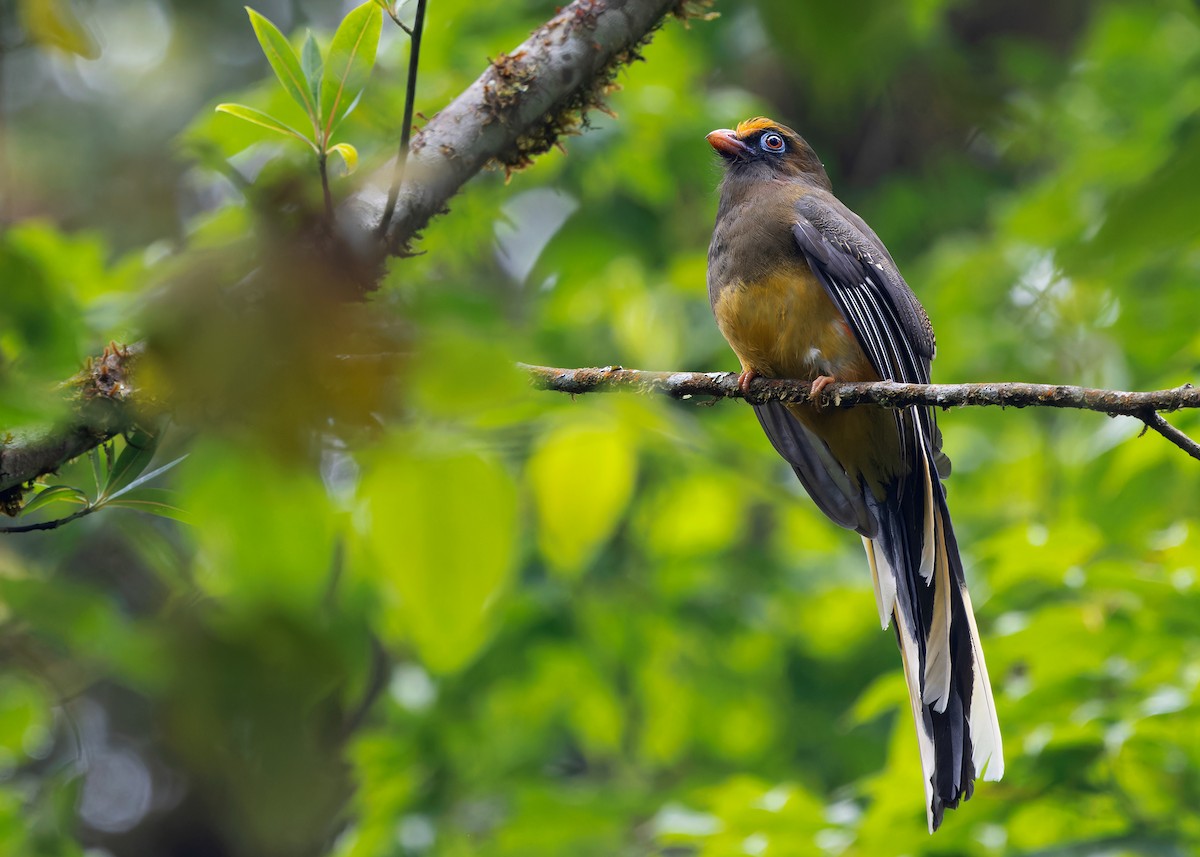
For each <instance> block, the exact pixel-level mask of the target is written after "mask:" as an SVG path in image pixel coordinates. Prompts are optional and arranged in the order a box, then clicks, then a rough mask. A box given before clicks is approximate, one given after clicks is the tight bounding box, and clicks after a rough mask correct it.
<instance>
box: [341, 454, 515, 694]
mask: <svg viewBox="0 0 1200 857" xmlns="http://www.w3.org/2000/svg"><path fill="white" fill-rule="evenodd" d="M363 488H364V493H365V496H366V497H367V498H368V503H369V509H370V520H371V525H370V526H369V527H368V528H367V529H366V532H365V534H364V535H365V539H366V541H367V543H368V545H369V547H370V548H371V555H372V558H373V559H372V561H371V562H368V563H367V565H366V567H367V568H368V569H369V573H370V574H372V575H377V576H378V577H379V581H378V585H379V586H380V587H381V589H382V590H383V591H384V592H385V593H386V597H385V598H384V599H383V601H382V603H381V607H382V609H383V611H384V621H385V630H384V633H385V635H386V636H388V637H391V638H392V639H393V640H396V639H403V640H408V641H410V642H411V643H412V645H413V646H415V648H416V650H417V651H418V652H419V653H420V655H421V657H422V659H423V660H424V662H425V664H426V665H427V666H428V667H429V668H430V669H432V670H435V671H437V672H451V671H453V670H457V669H460V668H461V667H463V666H465V665H466V664H467V663H468V662H469V661H470V660H471V659H472V658H473V657H474V656H475V655H476V654H477V653H478V652H479V650H480V649H481V648H482V647H483V645H484V643H485V642H486V641H487V638H488V634H489V631H490V629H491V622H492V614H493V611H494V609H495V606H496V602H497V596H498V595H499V594H500V592H501V591H502V590H503V589H504V588H505V587H506V586H507V584H508V582H509V580H510V578H511V577H512V574H513V570H514V568H515V559H516V544H517V538H518V534H519V532H520V524H519V520H518V517H517V489H516V486H515V485H514V484H513V480H512V479H511V478H510V477H509V475H508V473H507V472H506V471H505V469H504V468H503V467H502V466H501V465H500V464H499V463H498V462H496V461H494V460H491V459H489V458H484V457H482V456H476V455H463V454H449V455H439V454H428V455H423V456H418V455H415V454H413V453H412V452H410V451H407V450H406V446H405V445H404V444H399V445H397V446H396V447H393V448H392V449H391V450H389V452H388V454H387V456H386V457H385V458H384V459H382V461H381V462H380V465H379V466H378V467H377V468H376V469H375V470H374V471H373V472H372V473H371V474H370V476H369V477H368V478H367V479H366V480H364V485H363Z"/></svg>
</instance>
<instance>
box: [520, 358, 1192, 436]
mask: <svg viewBox="0 0 1200 857" xmlns="http://www.w3.org/2000/svg"><path fill="white" fill-rule="evenodd" d="M521 368H522V369H524V370H525V371H526V372H528V373H529V375H530V378H531V379H532V381H533V383H534V386H536V387H538V388H539V389H543V390H552V391H555V392H559V393H571V394H575V393H609V392H615V391H627V392H637V393H663V394H665V395H668V396H672V397H674V398H676V399H686V398H690V397H692V396H712V397H714V398H718V399H745V400H746V401H748V402H750V403H751V404H762V403H764V402H768V401H772V400H775V401H780V402H788V403H792V404H803V403H805V402H809V401H811V398H812V397H811V393H810V388H811V385H812V382H811V381H792V380H782V379H775V378H756V379H755V380H754V381H752V382H751V384H750V392H749V395H743V394H742V391H741V390H740V389H739V388H738V376H737V375H736V374H735V373H732V372H647V371H644V370H641V369H624V368H622V367H620V366H605V367H603V368H591V369H556V368H552V367H549V366H530V365H527V364H524V363H523V364H521ZM819 404H820V405H821V406H822V407H834V408H852V407H854V406H855V405H867V404H872V405H880V406H882V407H885V408H907V407H910V406H912V405H929V406H932V407H939V408H952V407H965V406H968V405H974V406H980V407H984V406H988V405H995V406H999V407H1002V408H1004V407H1009V408H1033V407H1039V408H1074V409H1077V410H1084V411H1098V412H1100V413H1102V414H1108V415H1109V416H1125V417H1136V418H1137V419H1139V420H1141V421H1142V422H1144V423H1145V424H1146V427H1147V428H1151V429H1154V430H1155V431H1156V432H1158V433H1159V434H1161V435H1163V437H1165V438H1167V440H1169V441H1171V443H1173V444H1175V445H1176V446H1178V447H1179V448H1180V449H1182V450H1183V451H1184V452H1186V453H1187V454H1188V455H1190V456H1192V457H1193V458H1196V459H1200V444H1197V443H1196V442H1195V441H1193V440H1192V439H1191V438H1189V437H1188V436H1187V435H1185V434H1184V433H1183V432H1181V431H1179V430H1178V429H1177V428H1175V427H1174V426H1172V425H1171V424H1170V423H1168V422H1167V421H1166V420H1165V419H1163V418H1162V416H1161V415H1160V414H1159V413H1158V412H1159V411H1175V410H1179V409H1181V408H1200V389H1196V388H1194V387H1192V385H1190V384H1185V385H1184V386H1182V387H1175V388H1174V389H1171V390H1154V391H1151V392H1124V391H1121V390H1095V389H1090V388H1087V387H1070V386H1065V385H1061V384H1024V383H1019V382H1013V381H1008V382H995V383H993V382H988V383H976V384H898V383H896V382H894V381H871V382H845V381H836V382H834V383H831V384H829V385H828V386H827V387H825V389H824V390H823V391H822V392H821V393H820V398H819Z"/></svg>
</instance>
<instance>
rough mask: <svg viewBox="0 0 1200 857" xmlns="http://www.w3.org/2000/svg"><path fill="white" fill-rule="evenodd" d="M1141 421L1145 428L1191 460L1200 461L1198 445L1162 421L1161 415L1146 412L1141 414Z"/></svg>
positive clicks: (1154, 412)
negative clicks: (1180, 450) (1159, 435)
mask: <svg viewBox="0 0 1200 857" xmlns="http://www.w3.org/2000/svg"><path fill="white" fill-rule="evenodd" d="M1142 421H1143V422H1145V423H1146V427H1147V428H1152V429H1154V430H1155V431H1156V432H1158V433H1159V434H1161V435H1162V436H1163V437H1165V438H1166V439H1167V440H1169V441H1171V443H1173V444H1175V445H1176V446H1177V447H1179V448H1180V449H1182V450H1183V451H1184V452H1186V453H1187V454H1188V455H1190V456H1191V457H1192V458H1195V459H1200V444H1198V443H1196V441H1194V440H1192V439H1191V438H1190V437H1188V436H1187V435H1186V434H1184V433H1183V432H1181V431H1180V430H1179V429H1177V428H1175V426H1173V425H1171V424H1170V423H1169V422H1167V421H1166V420H1165V419H1163V416H1162V414H1160V413H1158V412H1157V411H1152V410H1151V411H1146V412H1145V413H1144V414H1142Z"/></svg>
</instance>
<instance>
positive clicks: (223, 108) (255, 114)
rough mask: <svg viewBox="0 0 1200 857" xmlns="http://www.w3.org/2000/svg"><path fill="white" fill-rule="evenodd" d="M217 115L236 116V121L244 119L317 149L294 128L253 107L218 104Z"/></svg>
mask: <svg viewBox="0 0 1200 857" xmlns="http://www.w3.org/2000/svg"><path fill="white" fill-rule="evenodd" d="M216 109H217V112H218V113H228V114H229V115H230V116H236V117H237V118H238V119H244V120H245V121H247V122H250V123H251V124H254V125H258V126H260V127H263V128H269V129H271V130H272V131H276V132H278V133H280V134H283V135H285V136H287V137H295V138H296V139H297V140H301V141H303V142H305V143H307V144H308V145H309V146H310V147H311V148H313V149H314V150H315V149H316V148H317V147H316V144H315V143H313V141H312V140H310V139H308V138H307V137H305V136H304V135H303V134H301V133H300V132H299V131H297V130H296V129H295V128H293V127H291V126H290V125H285V124H283V123H282V122H280V121H279V120H278V119H276V118H275V117H273V116H268V115H267V114H266V113H263V112H262V111H261V110H255V109H254V108H253V107H247V106H246V105H245V104H218V105H217V108H216Z"/></svg>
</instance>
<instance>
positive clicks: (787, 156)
mask: <svg viewBox="0 0 1200 857" xmlns="http://www.w3.org/2000/svg"><path fill="white" fill-rule="evenodd" d="M706 139H707V140H708V144H709V145H710V146H712V147H713V148H714V149H715V150H716V151H717V154H719V155H720V156H721V157H722V158H723V159H724V161H725V165H726V167H727V168H728V169H729V171H730V172H731V173H750V174H754V175H757V176H761V177H763V178H800V177H805V178H808V179H809V180H810V181H812V182H813V183H814V184H818V185H821V186H822V187H826V188H828V187H829V176H827V175H826V174H825V167H824V166H822V165H821V161H820V159H819V158H817V153H816V152H814V151H813V150H812V147H811V146H810V145H808V143H807V142H806V141H805V139H804V138H803V137H801V136H800V135H799V134H797V133H796V132H795V131H793V130H792V129H791V128H789V127H787V126H786V125H781V124H780V123H778V122H776V121H774V120H772V119H767V118H766V117H765V116H759V117H757V118H754V119H747V120H746V121H745V122H742V123H740V124H739V125H738V126H737V128H736V129H734V130H730V129H728V128H720V129H718V130H716V131H713V132H712V133H710V134H709V135H708V137H707V138H706Z"/></svg>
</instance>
